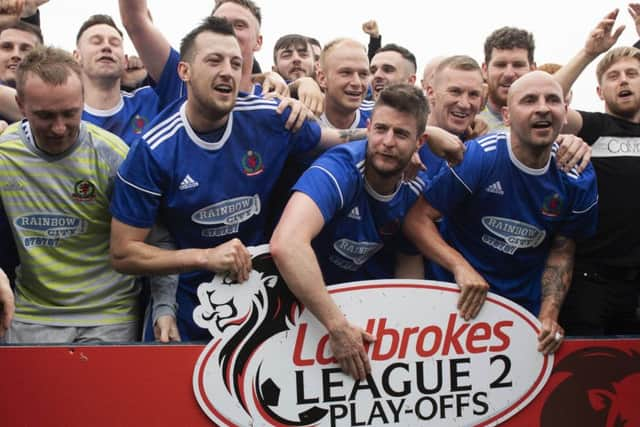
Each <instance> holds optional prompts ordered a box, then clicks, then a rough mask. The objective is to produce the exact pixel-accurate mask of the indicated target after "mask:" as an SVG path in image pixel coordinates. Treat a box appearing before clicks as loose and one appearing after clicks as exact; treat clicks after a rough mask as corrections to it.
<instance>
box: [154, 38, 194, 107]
mask: <svg viewBox="0 0 640 427" xmlns="http://www.w3.org/2000/svg"><path fill="white" fill-rule="evenodd" d="M179 62H180V53H178V51H176V50H175V49H173V48H171V50H170V51H169V58H167V62H166V64H164V69H163V70H162V74H161V75H160V80H159V81H158V83H157V84H156V85H155V86H154V88H153V89H154V90H155V91H156V94H157V95H158V101H159V102H158V111H160V110H162V109H164V108H165V107H166V106H167V105H169V104H171V103H172V102H173V101H175V100H176V99H180V98H183V97H185V96H187V92H186V89H185V87H184V82H183V81H182V80H180V76H178V63H179Z"/></svg>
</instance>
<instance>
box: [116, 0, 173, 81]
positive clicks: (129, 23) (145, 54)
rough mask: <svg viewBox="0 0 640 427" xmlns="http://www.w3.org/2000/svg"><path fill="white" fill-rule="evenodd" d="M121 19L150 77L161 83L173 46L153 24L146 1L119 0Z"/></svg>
mask: <svg viewBox="0 0 640 427" xmlns="http://www.w3.org/2000/svg"><path fill="white" fill-rule="evenodd" d="M119 5H120V18H121V19H122V24H123V25H124V28H125V29H126V30H127V34H128V35H129V38H130V39H131V41H132V42H133V45H134V46H135V48H136V51H138V54H139V55H140V58H141V59H142V62H143V63H144V66H145V67H146V68H147V71H148V72H149V75H150V76H151V78H152V79H153V80H155V81H156V82H158V81H160V76H161V75H162V70H163V69H164V66H165V64H166V63H167V60H168V59H169V52H170V51H171V45H170V44H169V41H168V40H167V39H166V38H165V36H164V35H163V34H162V33H161V32H160V30H159V29H158V28H157V27H156V26H155V25H154V24H153V21H152V20H151V15H150V13H149V10H148V8H147V1H146V0H119Z"/></svg>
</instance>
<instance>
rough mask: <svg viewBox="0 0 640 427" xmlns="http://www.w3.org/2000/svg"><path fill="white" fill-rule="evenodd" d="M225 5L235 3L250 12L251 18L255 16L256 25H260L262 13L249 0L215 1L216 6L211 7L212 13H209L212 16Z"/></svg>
mask: <svg viewBox="0 0 640 427" xmlns="http://www.w3.org/2000/svg"><path fill="white" fill-rule="evenodd" d="M225 3H235V4H237V5H239V6H242V7H244V8H245V9H247V10H248V11H249V12H251V14H252V15H253V16H255V18H256V19H257V20H258V25H262V12H260V8H259V7H258V5H257V4H255V3H254V2H253V1H251V0H216V5H215V6H214V7H213V11H212V12H211V14H212V15H213V14H214V13H216V10H218V8H219V7H220V6H222V5H223V4H225Z"/></svg>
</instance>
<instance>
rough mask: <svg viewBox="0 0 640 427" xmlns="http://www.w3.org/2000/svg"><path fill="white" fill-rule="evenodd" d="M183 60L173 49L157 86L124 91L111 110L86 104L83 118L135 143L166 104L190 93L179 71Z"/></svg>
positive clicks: (127, 142)
mask: <svg viewBox="0 0 640 427" xmlns="http://www.w3.org/2000/svg"><path fill="white" fill-rule="evenodd" d="M179 61H180V54H179V53H178V52H176V51H175V50H173V49H171V52H170V54H169V57H168V58H167V63H166V64H165V66H164V70H163V72H162V76H161V77H160V81H158V82H157V84H156V85H155V86H154V87H150V86H144V87H141V88H139V89H136V90H135V91H133V92H125V91H122V92H121V99H120V102H119V103H118V105H116V106H115V107H114V108H111V109H109V110H98V109H95V108H91V107H90V106H88V105H86V104H85V106H84V111H83V112H82V119H83V120H86V121H88V122H89V123H93V124H94V125H96V126H99V127H101V128H102V129H105V130H108V131H109V132H111V133H114V134H116V135H118V136H119V137H120V138H121V139H122V140H123V141H124V142H125V143H126V144H127V145H129V146H131V144H132V143H133V141H135V140H136V139H137V138H139V137H140V135H142V133H143V132H145V131H146V130H148V129H149V128H148V127H147V125H148V124H149V123H150V122H151V121H152V120H153V119H154V118H155V117H156V115H157V114H158V113H159V112H160V111H161V110H162V109H163V108H164V107H166V106H167V105H169V104H171V103H173V102H174V101H175V100H177V99H179V98H181V97H183V96H186V95H185V93H186V91H185V90H184V82H183V81H182V80H180V78H179V76H178V72H177V68H178V62H179Z"/></svg>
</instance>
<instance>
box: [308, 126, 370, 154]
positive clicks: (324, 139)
mask: <svg viewBox="0 0 640 427" xmlns="http://www.w3.org/2000/svg"><path fill="white" fill-rule="evenodd" d="M366 137H367V129H366V128H358V129H331V128H322V134H321V136H320V144H318V149H319V150H320V151H324V150H326V149H328V148H331V147H333V146H334V145H338V144H342V143H345V142H349V141H357V140H359V139H365V138H366Z"/></svg>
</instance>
